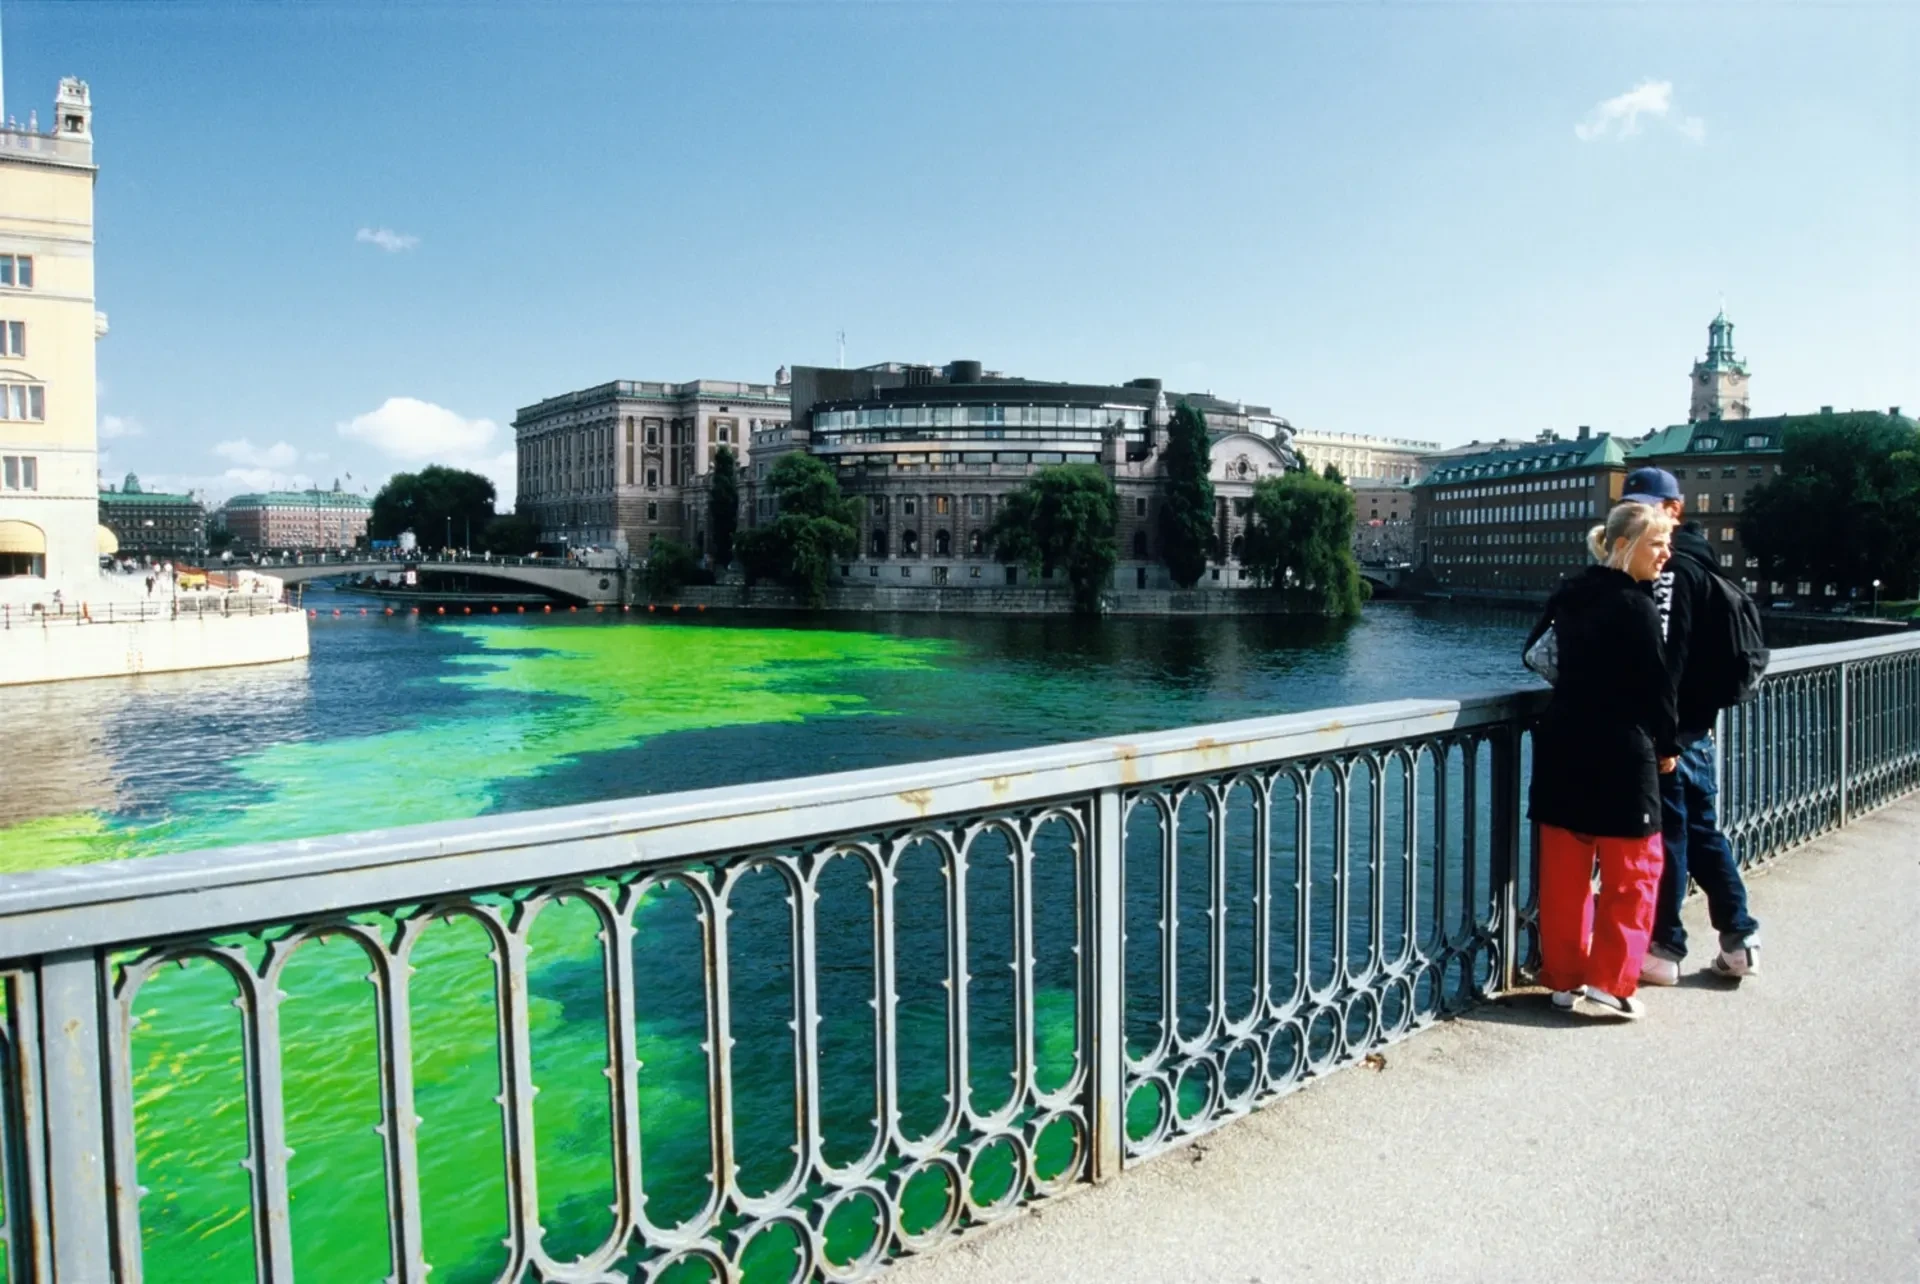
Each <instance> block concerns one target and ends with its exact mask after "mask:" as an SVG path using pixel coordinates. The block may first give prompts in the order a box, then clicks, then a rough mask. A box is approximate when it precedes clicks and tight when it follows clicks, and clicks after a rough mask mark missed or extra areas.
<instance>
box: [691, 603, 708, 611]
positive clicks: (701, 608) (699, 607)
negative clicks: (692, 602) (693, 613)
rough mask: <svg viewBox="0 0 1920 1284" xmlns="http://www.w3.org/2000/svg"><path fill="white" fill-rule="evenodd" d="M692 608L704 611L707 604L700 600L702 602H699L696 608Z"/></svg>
mask: <svg viewBox="0 0 1920 1284" xmlns="http://www.w3.org/2000/svg"><path fill="white" fill-rule="evenodd" d="M694 609H695V610H700V611H704V610H706V609H707V604H706V603H705V602H702V603H701V604H700V605H699V606H698V607H696V608H694Z"/></svg>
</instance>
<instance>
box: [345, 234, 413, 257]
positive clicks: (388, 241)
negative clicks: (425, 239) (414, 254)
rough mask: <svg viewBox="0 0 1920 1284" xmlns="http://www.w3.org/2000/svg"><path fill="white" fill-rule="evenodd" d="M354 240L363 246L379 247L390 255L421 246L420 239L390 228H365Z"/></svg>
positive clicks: (354, 236)
mask: <svg viewBox="0 0 1920 1284" xmlns="http://www.w3.org/2000/svg"><path fill="white" fill-rule="evenodd" d="M353 239H354V241H355V242H357V243H358V244H361V245H377V246H379V247H380V248H381V249H383V250H385V251H386V252H387V253H389V254H399V253H401V252H402V251H405V250H411V249H413V248H414V247H415V246H417V245H419V244H420V238H419V237H417V236H413V235H410V234H408V233H406V232H396V231H394V230H393V229H392V228H390V227H363V228H361V229H360V230H359V231H358V232H355V233H354V234H353Z"/></svg>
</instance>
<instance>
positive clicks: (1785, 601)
mask: <svg viewBox="0 0 1920 1284" xmlns="http://www.w3.org/2000/svg"><path fill="white" fill-rule="evenodd" d="M1768 609H1769V610H1774V611H1791V610H1793V600H1792V599H1791V598H1784V597H1783V598H1781V599H1780V600H1779V601H1777V602H1773V603H1770V604H1769V606H1768Z"/></svg>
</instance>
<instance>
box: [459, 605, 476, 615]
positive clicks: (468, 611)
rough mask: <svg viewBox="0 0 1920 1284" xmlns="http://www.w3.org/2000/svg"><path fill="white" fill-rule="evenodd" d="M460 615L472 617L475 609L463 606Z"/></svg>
mask: <svg viewBox="0 0 1920 1284" xmlns="http://www.w3.org/2000/svg"><path fill="white" fill-rule="evenodd" d="M460 614H462V615H472V614H473V608H472V607H470V606H463V607H461V608H460Z"/></svg>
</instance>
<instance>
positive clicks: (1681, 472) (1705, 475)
mask: <svg viewBox="0 0 1920 1284" xmlns="http://www.w3.org/2000/svg"><path fill="white" fill-rule="evenodd" d="M1672 471H1673V475H1674V476H1675V477H1677V478H1679V479H1680V480H1681V481H1685V480H1686V479H1687V470H1686V469H1684V468H1675V469H1673V470H1672ZM1773 473H1774V476H1776V477H1778V476H1779V475H1780V465H1778V464H1775V465H1774V466H1773ZM1693 475H1694V477H1695V478H1696V479H1697V480H1699V481H1707V480H1709V479H1710V478H1712V476H1713V469H1711V468H1696V469H1694V470H1693ZM1739 475H1740V470H1739V469H1738V468H1735V467H1733V466H1732V465H1728V466H1727V467H1725V468H1722V469H1721V470H1720V476H1721V477H1722V478H1723V479H1724V480H1727V481H1732V480H1733V479H1734V478H1735V477H1738V476H1739ZM1747 476H1749V477H1764V476H1766V469H1764V468H1762V467H1761V466H1760V465H1759V464H1748V465H1747Z"/></svg>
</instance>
